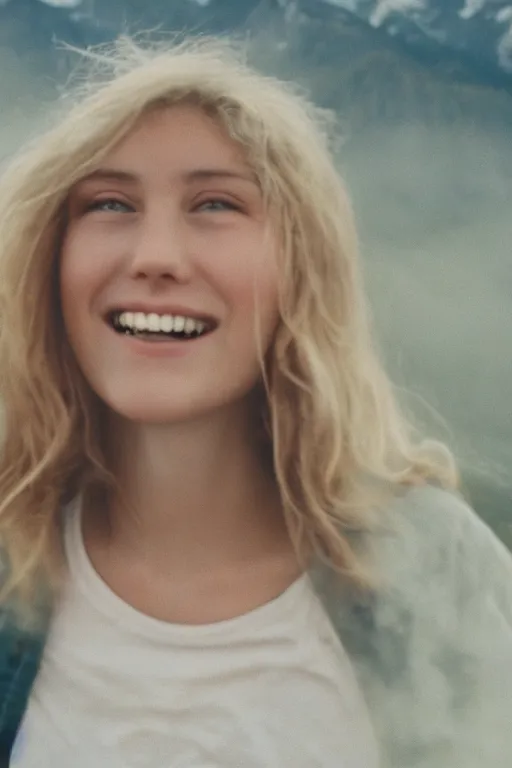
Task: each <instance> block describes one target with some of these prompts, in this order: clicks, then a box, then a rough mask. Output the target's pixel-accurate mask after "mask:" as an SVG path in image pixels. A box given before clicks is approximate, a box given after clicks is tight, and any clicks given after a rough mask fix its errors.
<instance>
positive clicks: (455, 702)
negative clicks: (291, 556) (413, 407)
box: [0, 486, 512, 768]
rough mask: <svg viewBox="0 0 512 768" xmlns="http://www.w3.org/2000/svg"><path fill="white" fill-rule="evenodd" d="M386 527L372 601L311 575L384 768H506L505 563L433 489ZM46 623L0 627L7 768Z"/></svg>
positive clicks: (326, 573) (508, 640) (377, 547)
mask: <svg viewBox="0 0 512 768" xmlns="http://www.w3.org/2000/svg"><path fill="white" fill-rule="evenodd" d="M382 521H383V522H384V523H388V522H389V525H387V524H386V525H384V526H383V528H382V531H381V532H379V533H372V534H368V538H367V540H366V541H364V542H361V546H362V549H361V552H362V553H364V554H365V556H367V557H369V558H371V562H372V563H373V565H374V567H375V572H376V574H377V575H378V578H379V579H380V582H379V583H380V585H381V587H380V588H379V590H378V591H377V592H376V593H375V594H374V595H373V597H372V598H371V599H369V600H366V601H363V600H362V599H360V598H356V597H355V596H354V595H353V594H350V593H348V592H346V591H343V590H342V589H341V587H340V585H339V582H338V581H336V580H335V579H334V578H333V573H332V571H331V570H330V569H329V568H328V567H327V566H326V565H323V564H321V563H319V562H318V563H317V564H315V566H313V567H312V569H311V572H310V575H311V579H312V583H313V585H314V588H315V589H316V591H317V594H318V595H319V597H320V599H321V600H322V602H323V604H324V606H325V609H326V611H327V613H328V615H329V617H330V619H331V621H332V623H333V625H334V627H335V629H336V632H337V634H338V637H339V638H340V640H341V641H342V642H343V645H344V647H345V649H346V650H347V652H348V653H349V656H350V657H351V660H352V663H353V665H354V669H355V672H356V675H357V677H358V680H359V683H360V685H361V688H362V691H363V694H364V696H365V699H366V702H367V705H368V708H369V711H370V715H371V717H372V722H373V725H374V728H375V732H376V735H377V739H378V742H379V744H380V747H381V754H382V766H383V768H456V767H457V768H458V766H464V768H510V766H512V728H511V727H510V723H511V722H512V557H511V556H510V553H509V552H508V550H506V549H505V547H504V546H503V545H502V544H501V542H500V541H498V539H497V538H496V537H495V536H494V534H492V533H491V531H490V530H489V528H488V527H487V526H486V525H485V524H484V523H483V522H482V521H481V520H480V519H479V518H478V517H477V516H476V514H475V513H474V512H473V510H471V509H470V508H469V507H468V506H467V505H466V503H465V502H464V501H463V500H462V499H460V498H459V497H458V496H455V495H452V494H450V493H447V492H445V491H442V490H440V489H438V488H433V487H431V486H429V487H425V488H420V489H415V490H411V491H408V492H407V493H405V494H404V495H403V496H401V497H400V498H397V499H396V501H395V502H394V503H393V504H392V505H390V507H389V509H386V510H383V511H382ZM50 620H51V616H50V613H48V614H47V615H44V616H42V626H43V630H42V631H40V632H37V633H30V632H28V631H24V630H22V629H20V628H19V627H18V626H17V625H16V622H15V620H14V616H13V614H12V613H11V612H10V611H9V610H8V609H4V611H3V614H1V615H0V749H1V752H0V766H7V765H8V760H9V754H10V751H11V748H12V745H13V741H14V739H15V737H16V733H17V731H18V728H19V725H20V721H21V719H22V717H23V713H24V711H25V708H26V705H27V701H28V697H29V695H30V691H31V688H32V685H33V682H34V679H35V677H36V675H37V670H38V668H39V664H40V661H41V658H42V655H43V651H44V642H45V636H46V631H47V628H48V626H49V622H50ZM43 746H44V745H42V747H43ZM2 760H3V762H2Z"/></svg>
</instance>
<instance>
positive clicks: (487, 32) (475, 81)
mask: <svg viewBox="0 0 512 768" xmlns="http://www.w3.org/2000/svg"><path fill="white" fill-rule="evenodd" d="M148 30H151V31H153V33H154V34H155V35H156V36H157V37H158V36H160V35H161V34H167V33H169V32H178V33H182V32H184V31H185V32H192V33H211V32H213V33H228V34H231V33H235V34H236V35H237V36H238V37H240V36H243V37H245V38H247V40H248V42H249V46H250V57H251V59H252V61H253V62H254V63H255V64H256V65H257V66H258V67H259V68H261V69H263V70H264V71H266V72H268V73H272V74H277V75H279V76H282V77H285V78H289V79H293V80H297V81H299V82H300V83H302V84H303V85H304V86H305V87H306V88H307V89H308V91H309V92H310V94H311V95H312V96H313V98H314V100H315V101H316V102H317V103H318V104H320V105H323V106H325V107H328V108H330V109H334V110H335V111H336V113H337V115H338V117H339V121H340V127H341V132H342V135H343V142H342V144H341V146H340V148H339V165H340V170H341V171H342V173H343V175H344V177H345V179H346V180H347V183H348V186H349V188H350V190H351V193H352V197H353V200H354V205H355V210H356V215H357V218H358V220H359V225H360V233H361V243H362V256H363V265H364V269H365V273H366V279H367V285H368V290H369V293H370V298H371V303H372V308H373V315H374V325H375V330H376V334H377V337H378V341H379V345H380V348H381V351H382V354H383V356H384V358H385V360H386V362H387V365H388V369H389V371H390V373H391V375H392V377H393V379H394V381H395V383H396V384H397V386H398V387H399V388H400V395H401V397H402V401H403V402H404V403H405V405H406V406H407V408H408V409H409V410H410V411H411V412H412V413H413V414H414V416H415V418H416V419H417V420H419V422H420V423H421V424H423V425H424V426H425V428H426V429H427V430H428V432H429V433H430V434H433V435H434V436H436V437H439V438H441V439H443V440H446V441H448V442H449V443H450V445H451V446H452V448H453V449H454V451H455V453H456V454H457V456H458V458H459V461H460V462H461V465H462V468H463V474H464V480H465V483H466V487H467V490H468V492H469V498H470V500H471V502H472V503H473V506H474V507H475V509H476V510H477V511H478V512H479V513H480V514H481V515H482V516H483V517H484V518H485V519H486V520H487V521H488V522H489V523H490V525H491V526H492V527H493V528H494V530H495V531H496V532H497V533H498V535H499V536H500V537H501V538H502V539H503V540H504V541H505V542H506V543H507V545H509V546H512V253H511V240H512V237H511V235H512V140H511V136H512V133H511V129H512V4H509V3H507V2H506V1H505V0H0V105H1V121H0V161H3V160H5V159H7V158H8V157H9V155H10V154H11V153H12V152H13V151H15V150H16V148H17V147H18V146H19V145H20V143H22V142H23V141H24V140H25V139H26V138H27V137H30V136H33V135H34V134H36V133H37V131H38V130H40V129H41V127H42V126H44V124H45V123H46V122H47V121H48V116H49V115H50V114H51V112H52V111H53V110H54V104H55V101H56V99H58V97H59V95H60V94H61V93H62V91H63V90H64V89H65V87H66V82H67V80H68V78H69V74H70V72H71V71H72V70H73V68H74V67H75V66H76V65H77V63H78V61H77V57H76V56H75V55H73V54H72V53H71V52H70V51H69V50H68V51H66V50H65V49H64V48H63V43H70V44H72V45H75V46H79V47H83V46H88V45H94V44H97V43H102V42H107V41H108V40H111V39H113V38H114V37H116V36H117V35H118V34H119V33H120V32H129V33H137V32H141V31H148Z"/></svg>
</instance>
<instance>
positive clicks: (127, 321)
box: [116, 312, 206, 333]
mask: <svg viewBox="0 0 512 768" xmlns="http://www.w3.org/2000/svg"><path fill="white" fill-rule="evenodd" d="M116 319H117V323H118V324H119V325H121V326H122V327H123V328H131V329H132V330H135V331H153V332H158V331H162V332H163V333H171V332H173V331H176V332H181V331H183V332H185V333H194V332H196V333H202V332H203V331H204V329H205V328H206V323H204V322H203V321H202V320H196V319H195V318H193V317H184V316H183V315H157V314H156V313H155V312H150V313H149V314H146V313H145V312H121V313H119V314H118V315H117V317H116Z"/></svg>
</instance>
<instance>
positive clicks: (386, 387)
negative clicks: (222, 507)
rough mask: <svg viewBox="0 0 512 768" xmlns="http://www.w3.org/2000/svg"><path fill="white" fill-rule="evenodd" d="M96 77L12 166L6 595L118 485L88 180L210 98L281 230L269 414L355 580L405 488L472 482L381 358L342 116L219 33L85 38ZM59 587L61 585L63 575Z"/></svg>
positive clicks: (0, 250)
mask: <svg viewBox="0 0 512 768" xmlns="http://www.w3.org/2000/svg"><path fill="white" fill-rule="evenodd" d="M81 53H82V56H83V57H84V60H85V62H86V69H87V75H86V77H84V78H83V79H82V80H81V81H80V82H79V84H78V85H77V84H75V86H74V88H73V91H72V95H71V97H68V98H71V99H72V103H71V104H68V103H67V101H66V102H65V114H64V115H62V114H61V115H59V117H58V120H57V121H56V122H55V125H54V126H53V127H51V128H50V129H49V130H47V132H46V133H45V134H44V135H43V136H41V137H38V138H37V139H36V140H35V141H33V142H32V143H31V144H30V145H29V146H28V147H25V148H24V149H23V150H22V151H21V152H20V153H19V155H18V156H17V157H16V158H14V160H12V162H11V163H10V165H9V167H8V168H7V169H6V170H5V172H4V173H3V176H2V178H1V180H0V211H1V215H0V398H1V401H2V405H3V409H4V416H3V418H4V431H3V447H2V452H1V456H0V540H1V541H2V543H3V546H4V549H5V552H6V555H7V557H8V560H9V563H10V575H9V578H8V580H7V582H6V583H5V585H4V587H5V590H4V594H5V595H7V594H21V595H23V596H24V597H25V598H26V599H27V600H29V599H30V595H33V592H34V587H35V586H37V585H38V584H40V583H41V581H43V582H44V583H48V584H51V583H54V582H53V581H52V580H54V579H56V574H57V573H58V572H59V570H60V568H61V563H60V555H59V552H60V540H59V528H60V525H59V521H60V514H61V510H62V504H63V502H64V500H65V499H67V498H70V497H72V496H73V495H74V494H76V493H78V492H79V491H83V490H84V489H85V488H87V487H93V486H94V485H95V484H96V487H97V488H101V487H105V488H106V487H107V486H108V484H109V483H110V482H111V477H110V475H109V471H108V462H107V460H106V456H105V451H104V450H103V448H102V443H101V436H100V430H99V428H98V422H99V420H101V408H102V407H104V406H102V404H101V403H99V402H98V401H97V399H96V398H95V397H94V395H93V394H92V393H91V391H90V390H89V388H88V387H87V385H86V383H85V382H84V380H83V377H82V376H81V374H80V372H79V371H78V368H77V365H76V364H75V362H74V360H73V356H72V355H71V352H70V349H69V346H68V344H67V341H66V338H65V333H64V329H63V323H62V319H61V316H60V301H59V295H58V287H57V286H58V281H57V279H56V273H57V266H58V256H59V241H60V238H61V236H62V232H63V228H64V227H65V210H66V200H67V196H68V193H69V191H70V189H71V187H72V186H73V185H74V184H75V183H76V182H77V181H78V180H79V179H80V178H81V177H82V176H84V175H85V174H87V173H88V172H90V171H91V170H92V169H93V168H94V167H95V166H97V165H98V164H99V163H100V162H101V160H102V158H103V157H104V156H105V155H106V153H108V152H109V150H111V148H112V147H113V146H114V145H115V144H116V143H117V142H119V141H120V140H121V139H122V138H123V137H124V136H125V135H126V134H127V133H128V132H129V131H130V130H131V129H132V128H133V127H134V125H135V123H136V121H138V120H139V119H140V118H141V117H143V116H144V114H146V113H148V112H149V111H150V110H155V109H163V108H167V107H170V106H172V105H176V104H193V105H196V106H197V108H198V109H202V110H204V111H205V112H206V113H207V114H209V115H210V116H213V117H214V118H215V119H216V120H218V121H219V123H220V124H221V125H222V126H223V127H224V128H225V130H226V131H227V133H228V134H229V135H230V136H231V137H232V139H233V140H234V141H236V142H238V143H239V144H240V145H241V147H242V148H243V151H244V153H245V157H246V159H247V162H248V163H249V164H250V166H251V167H252V168H253V170H254V172H255V173H256V174H257V177H258V179H259V182H260V184H261V187H262V190H263V194H264V197H265V200H266V203H267V205H268V210H269V213H270V215H271V216H272V217H273V219H274V221H275V224H276V226H277V229H278V232H279V233H280V236H281V262H280V309H281V322H280V325H279V328H278V330H277V334H276V338H275V343H274V344H273V346H272V349H271V350H270V352H269V354H268V356H267V357H268V359H266V363H265V376H264V379H265V387H266V408H265V410H266V414H265V415H266V423H267V427H268V431H269V434H270V437H271V444H272V457H273V464H274V470H275V474H276V478H277V482H278V484H279V488H280V491H281V494H282V500H283V505H284V509H285V514H286V519H287V522H288V525H289V529H290V532H291V535H292V537H293V540H294V543H295V545H296V547H297V548H298V550H300V549H301V548H304V547H306V546H310V545H312V546H314V547H315V549H316V550H317V552H319V553H320V554H321V555H322V556H323V557H325V558H327V559H328V561H329V562H330V563H331V564H332V565H333V566H334V568H335V569H336V570H337V571H338V572H340V573H342V574H343V576H344V577H345V578H346V579H347V580H348V581H351V582H352V583H353V584H356V585H359V586H360V585H361V584H363V582H364V579H365V572H364V569H363V568H362V566H361V561H360V558H359V556H358V554H357V551H356V548H355V547H354V546H353V545H352V543H351V535H350V534H351V532H354V531H358V530H364V529H368V528H369V527H371V526H372V525H374V524H375V521H376V519H378V515H377V516H372V515H370V514H369V512H370V511H371V510H372V509H373V510H377V509H378V508H379V504H380V503H381V502H382V500H383V499H384V497H385V496H386V495H388V494H391V495H393V494H395V493H398V492H399V491H400V489H401V488H403V487H404V486H410V485H417V484H422V483H424V482H426V481H428V480H434V481H435V482H437V483H438V484H440V485H441V486H443V487H447V488H456V487H457V485H458V474H457V469H456V466H455V462H454V459H453V457H452V455H451V453H450V452H449V451H448V450H447V449H445V448H444V447H443V446H442V445H440V444H438V443H436V442H434V441H421V440H420V439H419V438H417V437H416V436H415V435H416V430H415V429H413V427H412V426H411V424H410V423H409V421H408V420H407V419H406V418H405V416H404V415H403V413H402V412H401V411H400V408H399V406H398V405H397V402H396V399H395V395H394V392H393V388H392V386H391V384H390V382H389V380H388V378H387V376H386V374H385V372H384V370H383V368H382V366H381V364H380V362H379V358H378V354H377V352H376V350H375V346H374V341H373V339H372V333H371V328H370V321H369V312H368V308H367V305H366V298H365V294H364V290H363V287H362V284H361V275H360V268H359V265H358V244H357V237H356V231H355V226H354V220H353V215H352V211H351V206H350V203H349V200H348V198H347V194H346V192H345V189H344V187H343V184H342V182H341V180H340V178H339V175H338V173H337V172H336V169H335V163H334V160H333V152H332V146H331V144H330V129H331V127H332V125H331V123H332V121H331V120H330V119H329V118H328V116H326V114H325V112H324V111H321V110H319V109H317V108H315V107H314V106H313V104H312V103H310V102H309V101H308V100H307V99H306V98H305V97H304V96H303V95H302V94H301V93H300V92H299V90H298V89H297V88H296V87H293V86H291V85H288V84H285V83H282V82H279V81H276V80H275V79H273V78H269V77H264V76H262V75H260V74H258V73H257V72H255V71H254V70H252V69H251V68H250V67H249V66H248V65H247V64H246V62H245V58H244V54H243V50H241V49H240V48H239V47H237V46H236V45H233V44H230V43H227V42H226V41H219V40H214V39H194V40H188V41H185V42H181V43H179V44H174V43H169V42H166V43H162V42H159V43H158V44H154V43H152V44H148V43H144V44H140V43H139V42H136V41H134V40H133V39H130V38H126V37H125V38H122V39H120V40H118V41H117V42H116V43H115V44H112V45H110V46H108V47H101V48H95V49H89V50H88V51H85V52H81ZM55 583H56V582H55Z"/></svg>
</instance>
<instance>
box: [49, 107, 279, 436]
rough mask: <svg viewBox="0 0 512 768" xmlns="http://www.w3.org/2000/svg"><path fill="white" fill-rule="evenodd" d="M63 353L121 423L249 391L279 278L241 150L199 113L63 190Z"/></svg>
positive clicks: (156, 122) (155, 127)
mask: <svg viewBox="0 0 512 768" xmlns="http://www.w3.org/2000/svg"><path fill="white" fill-rule="evenodd" d="M60 292H61V303H62V311H63V317H64V324H65V329H66V333H67V336H68V338H69V341H70V344H71V347H72V349H73V351H74V353H75V356H76V358H77V360H78V364H79V366H80V368H81V369H82V372H83V374H84V376H85V378H86V379H87V381H88V382H89V384H90V386H91V387H92V389H93V390H94V391H95V392H96V393H97V394H98V395H99V397H100V398H101V399H102V400H103V401H104V402H105V403H106V404H107V405H108V406H109V407H110V408H111V409H112V410H113V411H115V412H117V413H118V414H120V415H122V416H124V417H125V418H127V419H130V420H136V421H143V422H161V423H165V422H172V421H178V420H180V421H181V420H184V419H189V418H197V417H198V416H200V415H202V414H206V413H208V412H210V411H212V410H214V409H217V408H221V407H224V406H226V405H229V404H231V403H235V402H237V403H238V402H239V401H240V400H241V399H242V398H244V397H245V396H246V395H248V394H249V392H250V391H251V390H252V389H253V388H254V386H255V384H256V382H257V380H258V378H259V376H260V365H259V357H258V347H257V343H256V338H257V336H256V323H258V328H259V331H260V336H261V342H262V353H265V351H266V349H267V348H268V345H269V344H270V341H271V338H272V336H273V333H274V331H275V328H276V325H277V322H278V305H277V265H276V248H275V243H274V239H273V237H272V235H271V232H270V228H269V226H268V221H267V215H266V211H265V207H264V204H263V199H262V195H261V191H260V188H259V186H258V184H257V182H256V179H255V177H254V175H253V173H252V172H251V170H250V168H249V167H248V166H247V164H246V163H245V161H244V158H243V155H242V153H241V150H240V149H239V148H238V146H237V145H236V144H234V143H233V142H232V141H231V140H230V139H229V138H228V137H227V136H226V134H225V133H224V131H223V130H222V129H221V128H220V126H219V125H217V123H216V122H214V120H213V119H212V118H209V117H208V116H206V115H205V114H204V113H202V112H201V111H199V110H198V109H196V108H194V107H188V106H187V107H185V106H179V107H173V108H169V109H166V110H163V111H160V112H157V113H152V114H151V115H148V116H146V117H144V119H143V120H142V121H141V122H140V124H139V125H138V126H137V127H136V129H135V130H134V131H133V132H132V133H131V134H130V135H129V136H128V137H126V138H125V139H124V140H123V141H122V142H121V143H120V144H119V145H118V146H117V147H116V148H115V149H114V150H113V151H112V152H111V153H110V154H109V155H108V156H107V157H106V158H104V160H103V162H102V164H101V167H100V168H98V169H97V171H95V172H94V173H93V174H91V175H90V176H88V177H86V178H84V179H82V180H81V181H80V182H79V183H78V184H77V185H76V186H75V187H74V188H73V189H72V190H71V193H70V197H69V205H68V225H67V228H66V232H65V235H64V240H63V244H62V250H61V255H60Z"/></svg>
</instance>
